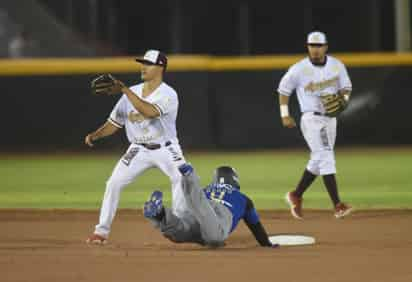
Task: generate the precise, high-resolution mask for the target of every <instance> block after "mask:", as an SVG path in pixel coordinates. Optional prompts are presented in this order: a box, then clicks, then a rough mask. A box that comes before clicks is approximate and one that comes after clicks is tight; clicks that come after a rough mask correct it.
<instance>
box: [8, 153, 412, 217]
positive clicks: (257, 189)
mask: <svg viewBox="0 0 412 282" xmlns="http://www.w3.org/2000/svg"><path fill="white" fill-rule="evenodd" d="M119 156H120V153H119V154H118V155H114V154H113V155H100V156H96V155H95V154H92V155H90V154H84V155H82V154H73V155H69V154H62V155H58V156H52V155H32V156H28V157H24V156H23V155H19V156H12V155H0V179H1V182H0V185H1V186H0V208H82V209H83V208H85V209H96V208H99V207H100V202H101V199H102V197H103V193H104V188H105V181H106V179H107V178H108V177H109V176H110V174H111V170H112V169H113V167H114V165H115V164H116V162H117V160H118V157H119ZM186 158H187V159H188V160H189V161H190V162H191V163H192V164H193V165H194V166H195V167H196V169H197V171H198V173H199V175H200V176H201V182H202V184H204V185H206V184H207V183H208V182H209V181H210V179H211V175H212V171H213V169H214V168H215V167H216V166H219V165H222V164H230V165H232V166H234V167H235V168H236V169H237V170H238V172H239V174H240V178H241V186H242V190H243V191H245V192H246V193H247V194H248V195H250V196H251V198H252V199H254V202H255V204H256V206H257V207H258V208H259V209H262V208H269V209H282V208H286V205H285V204H284V201H283V196H284V194H285V193H286V192H287V191H289V190H291V189H292V188H293V187H294V186H295V185H296V183H297V181H298V180H299V178H300V176H301V174H302V172H303V169H304V167H305V165H306V162H307V158H308V153H307V152H305V151H291V152H285V151H265V152H241V153H206V152H204V153H187V154H186ZM337 165H338V184H339V192H340V195H341V197H342V199H344V200H345V201H347V202H350V203H351V204H353V205H354V206H355V207H356V208H412V181H411V176H412V149H410V148H409V149H408V148H407V149H402V150H401V149H399V150H388V149H355V150H347V149H345V150H338V151H337ZM169 187H170V185H169V181H168V179H167V177H165V176H164V175H163V174H161V173H160V172H159V171H158V170H156V169H152V170H149V171H147V172H146V173H145V174H143V175H142V176H141V177H139V178H138V179H137V180H136V181H135V182H133V183H132V184H131V185H130V186H128V187H126V189H125V190H124V191H123V192H122V196H121V202H120V207H122V208H135V207H141V206H142V203H143V202H144V201H145V200H146V198H147V197H148V196H149V195H150V193H151V191H152V190H153V189H154V188H160V189H161V190H163V191H164V192H166V203H170V188H169ZM305 207H309V208H330V207H331V204H330V200H329V198H328V194H327V192H326V190H325V188H324V186H323V184H322V181H321V179H318V180H317V181H316V182H315V183H314V185H313V186H312V187H311V188H310V189H309V190H308V192H307V193H306V194H305Z"/></svg>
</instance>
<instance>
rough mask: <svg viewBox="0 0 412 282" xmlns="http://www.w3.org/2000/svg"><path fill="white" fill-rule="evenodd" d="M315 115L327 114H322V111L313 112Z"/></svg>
mask: <svg viewBox="0 0 412 282" xmlns="http://www.w3.org/2000/svg"><path fill="white" fill-rule="evenodd" d="M313 114H314V115H315V116H325V114H322V113H321V112H313Z"/></svg>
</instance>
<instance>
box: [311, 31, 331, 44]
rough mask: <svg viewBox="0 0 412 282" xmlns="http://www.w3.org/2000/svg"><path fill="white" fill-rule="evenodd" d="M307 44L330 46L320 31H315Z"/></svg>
mask: <svg viewBox="0 0 412 282" xmlns="http://www.w3.org/2000/svg"><path fill="white" fill-rule="evenodd" d="M306 43H307V44H322V45H324V44H328V41H327V40H326V35H325V34H324V33H323V32H320V31H313V32H311V33H309V34H308V40H307V42H306Z"/></svg>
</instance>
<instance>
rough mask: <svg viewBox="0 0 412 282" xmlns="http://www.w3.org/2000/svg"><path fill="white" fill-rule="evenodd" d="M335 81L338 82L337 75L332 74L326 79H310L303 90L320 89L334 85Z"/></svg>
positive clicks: (312, 90)
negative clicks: (316, 80)
mask: <svg viewBox="0 0 412 282" xmlns="http://www.w3.org/2000/svg"><path fill="white" fill-rule="evenodd" d="M337 82H338V76H334V77H332V78H331V79H327V80H323V81H319V82H313V81H311V82H309V83H308V84H307V85H306V86H305V91H310V92H314V91H321V90H323V89H326V88H328V87H333V86H335V85H336V84H337Z"/></svg>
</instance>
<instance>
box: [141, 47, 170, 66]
mask: <svg viewBox="0 0 412 282" xmlns="http://www.w3.org/2000/svg"><path fill="white" fill-rule="evenodd" d="M136 61H137V62H139V63H142V64H150V65H158V66H162V67H164V68H165V69H166V67H167V57H166V55H165V54H164V53H162V52H160V51H159V50H147V51H146V53H145V54H144V56H143V57H142V58H136Z"/></svg>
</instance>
